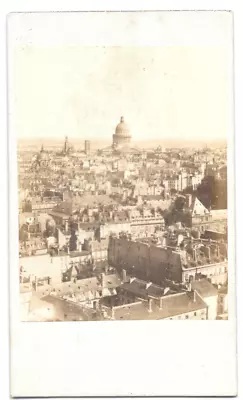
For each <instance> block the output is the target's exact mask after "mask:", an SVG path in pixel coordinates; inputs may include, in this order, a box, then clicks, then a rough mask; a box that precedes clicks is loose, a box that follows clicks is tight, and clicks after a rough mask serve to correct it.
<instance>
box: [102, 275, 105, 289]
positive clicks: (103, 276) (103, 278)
mask: <svg viewBox="0 0 243 400" xmlns="http://www.w3.org/2000/svg"><path fill="white" fill-rule="evenodd" d="M104 280H105V274H104V273H103V272H102V274H101V286H102V287H104V284H105V282H104Z"/></svg>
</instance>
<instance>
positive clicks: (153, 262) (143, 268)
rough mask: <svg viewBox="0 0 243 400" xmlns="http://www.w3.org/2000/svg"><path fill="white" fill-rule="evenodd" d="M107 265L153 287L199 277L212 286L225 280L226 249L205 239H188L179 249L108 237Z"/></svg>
mask: <svg viewBox="0 0 243 400" xmlns="http://www.w3.org/2000/svg"><path fill="white" fill-rule="evenodd" d="M183 246H184V247H183ZM108 262H109V264H110V265H111V266H114V267H115V268H118V269H119V268H120V269H125V270H126V271H128V273H130V274H132V275H134V276H136V277H138V278H141V279H144V280H148V279H149V280H151V281H152V282H155V283H157V284H161V283H162V282H164V280H165V279H170V280H172V281H175V282H184V283H186V282H189V281H191V280H197V279H199V278H200V277H207V278H209V279H210V280H211V281H212V283H216V284H224V283H225V282H226V281H227V269H228V263H227V246H226V245H225V244H224V243H217V242H211V241H207V240H206V241H205V242H203V241H198V242H195V243H194V241H191V239H189V241H188V243H186V244H181V246H180V247H169V246H163V245H161V244H156V243H154V242H153V241H149V240H146V241H145V240H143V241H142V240H139V241H138V240H128V239H126V238H114V237H111V238H110V241H109V247H108Z"/></svg>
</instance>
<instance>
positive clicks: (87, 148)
mask: <svg viewBox="0 0 243 400" xmlns="http://www.w3.org/2000/svg"><path fill="white" fill-rule="evenodd" d="M90 148H91V142H90V140H85V142H84V151H85V154H86V155H90Z"/></svg>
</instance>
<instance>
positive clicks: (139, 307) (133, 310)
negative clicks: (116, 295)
mask: <svg viewBox="0 0 243 400" xmlns="http://www.w3.org/2000/svg"><path fill="white" fill-rule="evenodd" d="M206 308H207V305H206V304H205V302H204V301H203V300H202V299H201V298H200V297H199V296H198V295H197V294H196V299H195V301H193V294H191V293H188V292H185V293H179V294H174V295H171V296H167V297H166V296H165V298H164V299H163V308H162V309H160V308H159V306H158V305H157V304H156V303H155V301H153V302H152V311H151V312H149V311H148V303H147V302H145V301H142V302H140V303H136V304H128V305H127V306H126V307H124V306H123V307H117V308H114V318H115V319H116V320H120V319H124V320H148V319H149V320H158V319H165V318H170V317H173V316H177V315H182V314H187V313H189V312H193V311H194V312H195V311H200V310H205V309H206Z"/></svg>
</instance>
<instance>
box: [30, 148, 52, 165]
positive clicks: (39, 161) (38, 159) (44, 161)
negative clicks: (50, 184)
mask: <svg viewBox="0 0 243 400" xmlns="http://www.w3.org/2000/svg"><path fill="white" fill-rule="evenodd" d="M50 161H51V160H50V156H49V154H48V153H47V152H46V151H45V150H44V146H43V145H42V146H41V150H40V151H39V153H37V154H36V155H35V156H34V157H33V159H32V165H31V168H32V169H40V168H46V167H48V166H49V165H50Z"/></svg>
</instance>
